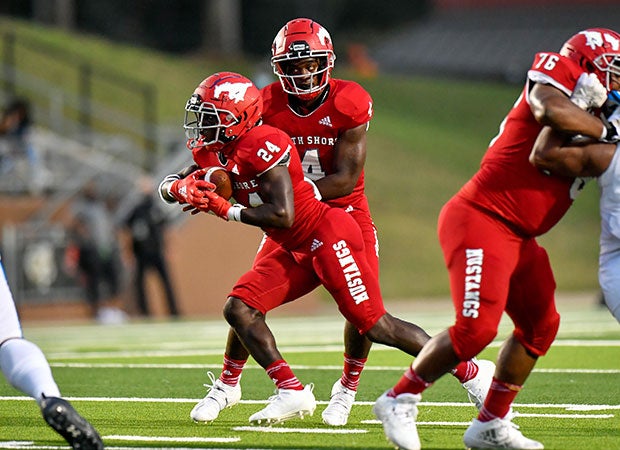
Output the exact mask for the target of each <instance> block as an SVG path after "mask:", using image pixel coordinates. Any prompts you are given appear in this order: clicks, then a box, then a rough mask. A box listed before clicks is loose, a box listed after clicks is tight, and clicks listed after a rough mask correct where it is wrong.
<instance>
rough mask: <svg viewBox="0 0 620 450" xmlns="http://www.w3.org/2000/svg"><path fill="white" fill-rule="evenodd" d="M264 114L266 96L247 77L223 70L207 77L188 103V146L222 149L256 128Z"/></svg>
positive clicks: (185, 121)
mask: <svg viewBox="0 0 620 450" xmlns="http://www.w3.org/2000/svg"><path fill="white" fill-rule="evenodd" d="M262 114H263V98H262V97H261V94H260V91H259V90H258V88H257V87H256V86H255V85H254V83H252V81H250V80H249V79H247V78H246V77H244V76H242V75H239V74H237V73H233V72H219V73H215V74H213V75H211V76H210V77H208V78H206V79H204V80H203V81H202V82H201V83H200V84H199V85H198V87H197V88H196V90H195V91H194V93H193V94H192V96H191V97H190V98H189V100H188V101H187V103H186V104H185V120H184V124H183V128H184V129H185V136H186V137H187V139H188V141H187V146H188V147H189V148H190V149H194V148H196V147H208V148H207V149H208V150H211V151H219V150H221V149H222V147H224V145H226V144H228V143H229V142H230V141H232V140H234V139H236V138H238V137H239V136H241V135H243V134H244V133H246V132H247V131H248V130H250V129H251V128H253V127H254V126H255V125H256V124H257V123H258V122H259V121H260V119H261V116H262Z"/></svg>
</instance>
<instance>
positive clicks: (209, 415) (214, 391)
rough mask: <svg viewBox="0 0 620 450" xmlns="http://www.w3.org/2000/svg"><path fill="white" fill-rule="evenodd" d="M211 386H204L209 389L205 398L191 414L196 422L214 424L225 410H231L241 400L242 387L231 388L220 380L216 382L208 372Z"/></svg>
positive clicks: (238, 385)
mask: <svg viewBox="0 0 620 450" xmlns="http://www.w3.org/2000/svg"><path fill="white" fill-rule="evenodd" d="M207 376H208V377H209V380H210V381H211V384H205V385H204V386H205V387H206V388H208V389H209V392H207V395H206V396H205V398H203V399H202V400H200V401H199V402H198V403H197V404H196V406H194V408H193V409H192V411H191V412H190V413H189V416H190V417H191V418H192V420H193V421H194V422H212V421H214V420H215V419H217V416H219V415H220V411H221V410H223V409H224V408H230V407H231V406H233V405H236V404H237V403H239V400H241V385H240V384H239V383H237V385H236V386H229V385H227V384H225V383H223V382H222V381H221V380H220V379H219V378H218V379H217V380H216V379H215V376H214V375H213V373H212V372H207Z"/></svg>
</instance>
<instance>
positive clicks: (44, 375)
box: [0, 266, 103, 450]
mask: <svg viewBox="0 0 620 450" xmlns="http://www.w3.org/2000/svg"><path fill="white" fill-rule="evenodd" d="M0 370H2V373H3V374H4V376H5V377H6V379H7V380H8V382H9V383H10V384H11V385H12V386H13V387H15V388H16V389H19V390H20V391H22V392H24V393H25V394H27V395H29V396H30V397H32V398H34V399H35V400H36V401H37V403H38V404H39V406H40V407H41V412H42V414H43V418H44V419H45V421H46V422H47V423H48V424H49V425H50V426H51V427H52V428H54V430H56V431H57V432H58V433H59V434H60V435H61V436H63V437H64V438H65V440H66V441H67V442H68V443H69V444H71V445H72V446H73V448H82V449H86V450H88V449H103V443H102V442H101V438H100V437H99V435H98V434H97V432H96V430H95V429H94V428H93V426H92V425H91V424H90V423H88V422H87V421H86V420H85V419H84V418H83V417H81V416H80V415H79V414H78V413H77V412H76V411H75V410H74V409H73V407H72V406H71V405H70V404H69V403H68V402H67V401H66V400H63V399H62V398H60V391H59V389H58V385H57V384H56V381H55V380H54V377H53V375H52V370H51V368H50V366H49V363H48V362H47V359H46V358H45V355H43V352H42V351H41V349H40V348H39V347H38V346H37V345H35V344H34V343H32V342H30V341H27V340H26V339H24V338H23V335H22V330H21V326H20V323H19V318H18V316H17V311H16V309H15V303H14V301H13V296H12V294H11V291H10V289H9V286H8V284H7V282H6V278H5V276H4V269H3V268H2V267H1V266H0Z"/></svg>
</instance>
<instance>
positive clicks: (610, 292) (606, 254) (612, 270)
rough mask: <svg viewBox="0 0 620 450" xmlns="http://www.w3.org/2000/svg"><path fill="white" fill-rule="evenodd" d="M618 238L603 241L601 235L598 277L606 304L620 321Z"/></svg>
mask: <svg viewBox="0 0 620 450" xmlns="http://www.w3.org/2000/svg"><path fill="white" fill-rule="evenodd" d="M617 246H618V242H617V239H616V238H614V239H613V240H612V239H611V238H607V242H606V243H603V238H602V237H601V255H600V257H599V269H598V279H599V284H600V285H601V289H602V291H603V298H604V300H605V304H606V305H607V307H608V308H609V311H610V312H611V314H612V315H613V316H614V317H615V318H616V320H617V321H618V322H620V249H618V248H616V247H617Z"/></svg>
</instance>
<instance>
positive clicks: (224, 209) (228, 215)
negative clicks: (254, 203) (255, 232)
mask: <svg viewBox="0 0 620 450" xmlns="http://www.w3.org/2000/svg"><path fill="white" fill-rule="evenodd" d="M204 196H205V198H206V199H208V200H207V209H208V210H209V211H211V212H212V213H213V214H215V215H216V216H218V217H221V218H222V219H224V220H226V221H228V220H232V221H234V222H241V210H242V209H245V206H243V205H240V204H239V203H235V204H234V205H233V204H232V203H230V202H229V201H228V200H226V199H225V198H224V197H221V196H219V195H218V194H216V193H215V192H212V191H207V192H205V193H204Z"/></svg>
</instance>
